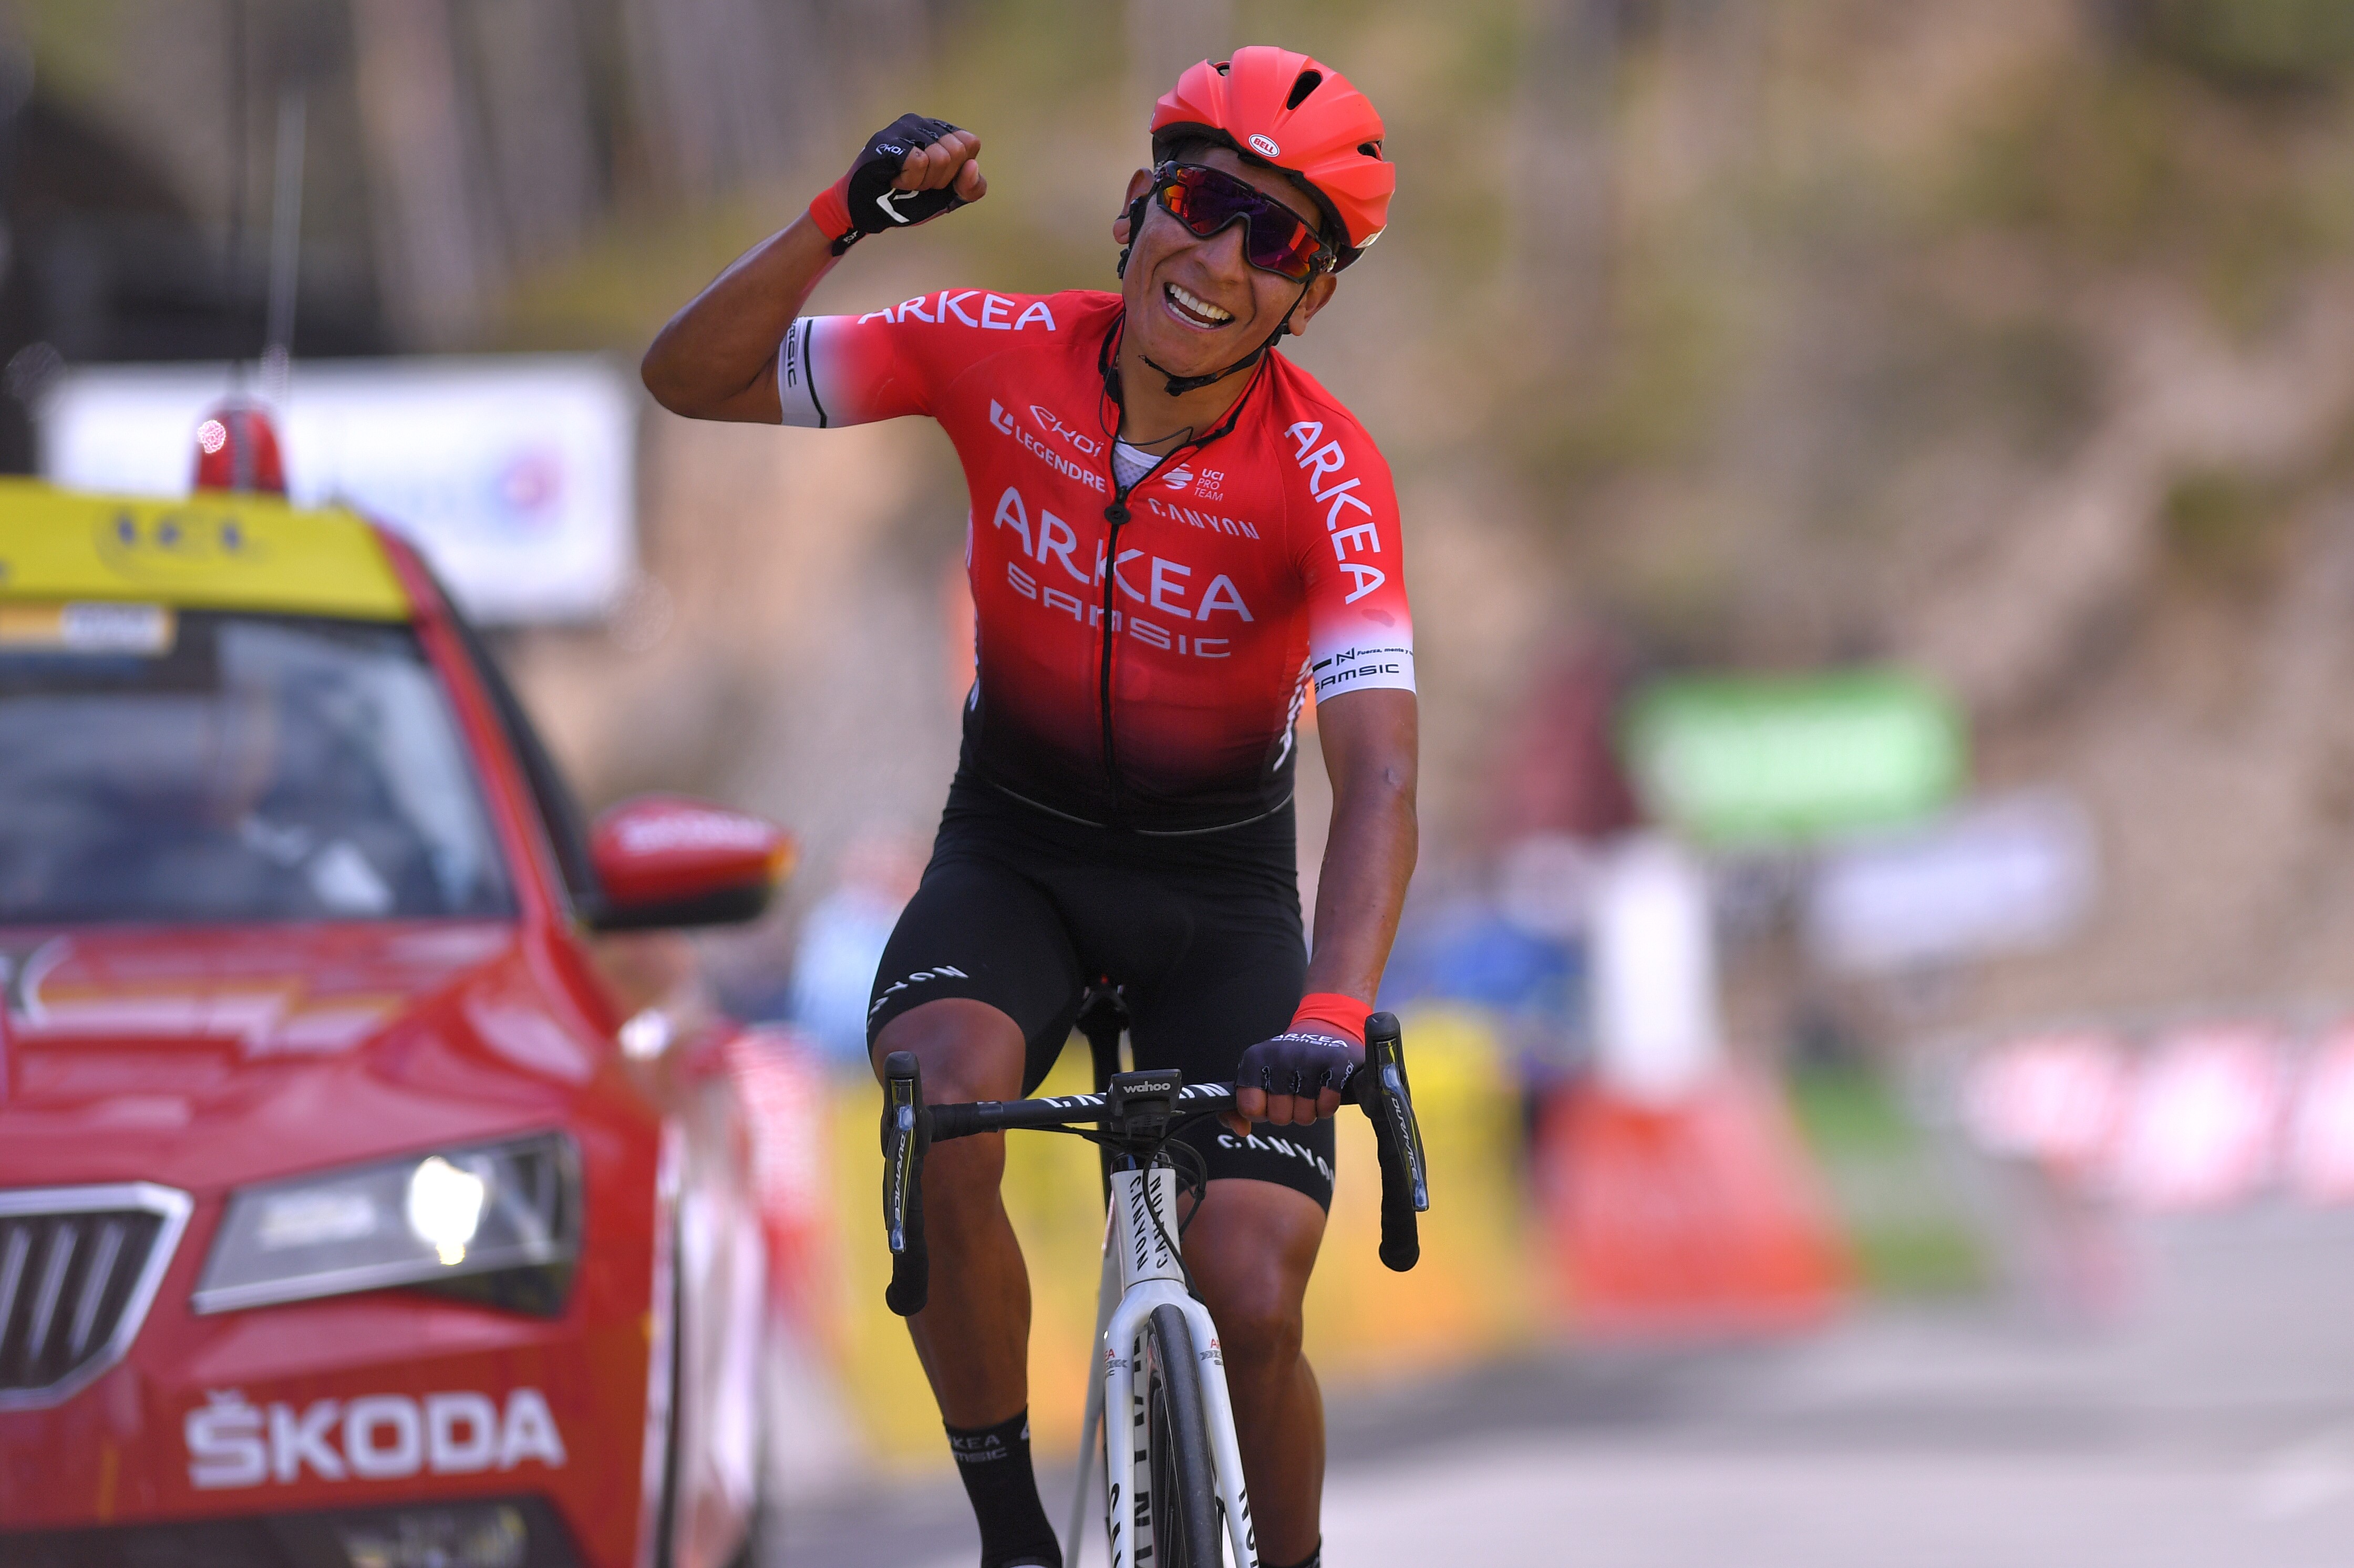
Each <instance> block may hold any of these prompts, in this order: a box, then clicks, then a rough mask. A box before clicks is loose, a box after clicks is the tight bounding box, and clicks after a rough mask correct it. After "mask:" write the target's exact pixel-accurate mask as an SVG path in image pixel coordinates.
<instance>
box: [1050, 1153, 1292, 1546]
mask: <svg viewBox="0 0 2354 1568" xmlns="http://www.w3.org/2000/svg"><path fill="white" fill-rule="evenodd" d="M1176 1236H1177V1173H1176V1172H1175V1171H1172V1170H1171V1169H1169V1168H1168V1167H1167V1166H1165V1165H1163V1166H1155V1167H1153V1168H1152V1169H1150V1170H1146V1171H1113V1172H1112V1174H1111V1213H1110V1216H1109V1224H1108V1234H1107V1236H1106V1245H1105V1249H1104V1273H1103V1287H1102V1290H1101V1293H1100V1296H1099V1299H1098V1301H1097V1312H1096V1317H1097V1324H1098V1327H1099V1328H1100V1330H1101V1333H1100V1336H1099V1338H1098V1340H1097V1344H1098V1346H1099V1347H1100V1350H1101V1353H1102V1356H1103V1380H1102V1383H1101V1385H1100V1388H1098V1389H1090V1390H1089V1398H1088V1400H1087V1404H1088V1406H1089V1409H1088V1412H1087V1430H1086V1432H1085V1434H1084V1435H1083V1436H1082V1438H1081V1445H1080V1452H1079V1489H1078V1495H1077V1496H1076V1498H1075V1499H1073V1506H1072V1530H1071V1540H1070V1542H1069V1544H1068V1547H1067V1548H1066V1551H1065V1552H1064V1560H1065V1562H1066V1563H1068V1564H1069V1565H1070V1568H1078V1565H1079V1563H1080V1557H1081V1552H1082V1551H1083V1544H1082V1542H1081V1539H1080V1524H1081V1521H1082V1520H1083V1519H1084V1518H1085V1513H1084V1510H1085V1507H1086V1499H1087V1484H1088V1482H1090V1481H1091V1480H1093V1479H1094V1474H1095V1462H1094V1461H1095V1453H1094V1447H1095V1443H1094V1438H1095V1426H1096V1421H1097V1418H1098V1416H1099V1415H1100V1414H1102V1413H1104V1412H1125V1413H1126V1414H1127V1415H1128V1420H1127V1422H1126V1424H1125V1431H1126V1432H1127V1433H1129V1434H1132V1435H1133V1436H1128V1437H1124V1438H1119V1441H1125V1442H1126V1443H1127V1444H1128V1447H1127V1449H1126V1450H1125V1452H1126V1454H1127V1455H1128V1457H1127V1458H1125V1459H1122V1458H1120V1455H1121V1453H1122V1452H1123V1451H1122V1450H1121V1449H1120V1448H1119V1447H1118V1446H1116V1442H1115V1439H1116V1435H1117V1433H1118V1432H1119V1429H1118V1428H1114V1427H1112V1426H1111V1425H1110V1424H1109V1423H1108V1422H1107V1423H1106V1425H1105V1431H1104V1459H1105V1472H1106V1474H1105V1489H1104V1530H1105V1533H1106V1535H1107V1536H1108V1538H1109V1540H1110V1542H1111V1568H1136V1565H1137V1564H1138V1563H1150V1562H1152V1560H1153V1559H1152V1556H1151V1553H1150V1547H1151V1543H1152V1542H1151V1533H1152V1526H1151V1521H1150V1520H1149V1519H1147V1518H1146V1517H1145V1516H1144V1514H1143V1511H1142V1510H1140V1508H1138V1506H1137V1501H1136V1499H1139V1498H1142V1497H1145V1496H1147V1495H1148V1494H1149V1493H1150V1490H1151V1476H1150V1469H1149V1467H1148V1459H1147V1447H1146V1444H1145V1441H1144V1434H1145V1432H1146V1426H1145V1409H1144V1396H1145V1390H1144V1386H1143V1383H1142V1381H1141V1380H1140V1378H1139V1377H1138V1375H1137V1374H1138V1373H1139V1372H1141V1371H1142V1370H1143V1346H1142V1342H1141V1341H1142V1339H1143V1335H1144V1325H1145V1322H1146V1320H1147V1319H1150V1317H1151V1316H1152V1314H1153V1312H1154V1311H1155V1310H1156V1309H1157V1308H1161V1307H1174V1308H1177V1309H1178V1310H1179V1311H1180V1312H1182V1313H1183V1314H1184V1315H1185V1321H1186V1324H1187V1326H1188V1327H1189V1328H1191V1329H1192V1330H1193V1356H1194V1361H1195V1363H1196V1364H1195V1367H1194V1371H1195V1373H1196V1374H1197V1378H1198V1381H1199V1382H1200V1383H1201V1388H1202V1414H1203V1419H1204V1424H1205V1425H1207V1426H1208V1427H1209V1438H1210V1457H1211V1461H1212V1463H1214V1465H1215V1466H1216V1467H1217V1472H1218V1474H1217V1487H1218V1500H1219V1501H1220V1502H1222V1503H1224V1504H1225V1515H1226V1538H1227V1544H1228V1546H1229V1547H1230V1549H1231V1553H1232V1554H1231V1559H1230V1560H1231V1562H1232V1563H1234V1565H1235V1568H1259V1561H1258V1531H1257V1527H1256V1526H1255V1525H1254V1524H1253V1523H1252V1521H1251V1511H1250V1494H1249V1492H1248V1491H1247V1490H1246V1489H1245V1487H1244V1486H1243V1458H1242V1449H1241V1447H1240V1446H1238V1445H1237V1444H1236V1443H1235V1410H1234V1402H1233V1401H1232V1400H1231V1399H1230V1398H1229V1397H1228V1395H1227V1393H1226V1358H1225V1351H1222V1350H1221V1349H1220V1348H1219V1345H1218V1326H1217V1325H1216V1324H1215V1323H1214V1322H1212V1321H1211V1320H1210V1311H1209V1308H1206V1307H1204V1306H1203V1305H1202V1304H1201V1303H1200V1302H1199V1301H1196V1300H1194V1299H1193V1295H1192V1294H1191V1293H1190V1292H1189V1291H1187V1289H1186V1288H1185V1271H1184V1269H1183V1268H1182V1266H1180V1264H1179V1262H1178V1258H1177V1255H1176V1253H1175V1251H1174V1250H1173V1247H1174V1243H1175V1240H1176ZM1115 1286H1116V1287H1117V1289H1116V1290H1115ZM1098 1398H1099V1399H1100V1400H1101V1404H1099V1405H1098V1404H1097V1400H1098Z"/></svg>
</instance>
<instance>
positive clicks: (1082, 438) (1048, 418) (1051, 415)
mask: <svg viewBox="0 0 2354 1568" xmlns="http://www.w3.org/2000/svg"><path fill="white" fill-rule="evenodd" d="M1030 417H1031V418H1034V419H1035V420H1037V421H1038V428H1039V429H1042V430H1044V431H1045V432H1046V433H1047V434H1048V435H1050V436H1060V437H1062V438H1063V440H1066V441H1068V442H1070V444H1071V445H1072V447H1073V448H1075V449H1076V450H1079V451H1082V452H1084V453H1086V454H1087V456H1089V457H1101V456H1102V455H1103V442H1101V441H1099V440H1097V439H1096V438H1095V437H1093V436H1088V435H1082V434H1080V433H1079V432H1078V431H1077V430H1075V429H1072V428H1071V427H1070V426H1068V425H1066V424H1065V423H1063V417H1062V416H1061V415H1060V414H1057V413H1055V410H1054V409H1052V408H1044V407H1043V406H1041V405H1039V404H1036V403H1033V404H1031V405H1030Z"/></svg>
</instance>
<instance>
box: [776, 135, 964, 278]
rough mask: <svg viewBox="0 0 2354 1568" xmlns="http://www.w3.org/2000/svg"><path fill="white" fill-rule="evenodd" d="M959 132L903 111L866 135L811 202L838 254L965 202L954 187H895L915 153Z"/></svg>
mask: <svg viewBox="0 0 2354 1568" xmlns="http://www.w3.org/2000/svg"><path fill="white" fill-rule="evenodd" d="M954 130H956V127H955V126H953V125H951V124H949V122H947V121H945V120H932V119H928V118H926V117H925V116H923V115H921V114H902V115H901V116H899V118H898V119H896V120H894V121H893V122H891V123H890V124H888V125H886V126H885V127H884V128H883V129H882V130H880V131H877V132H875V134H874V135H873V136H871V137H869V138H868V139H867V143H866V145H865V147H864V149H863V150H862V151H861V152H860V153H859V154H858V156H857V157H856V158H854V159H853V160H852V161H851V164H850V171H849V173H847V174H845V175H843V176H842V178H840V179H838V180H836V181H834V182H833V184H832V185H828V186H826V188H825V189H823V190H822V191H820V192H818V194H817V196H816V198H815V199H814V200H812V201H811V203H810V205H809V215H810V221H811V223H814V224H816V225H817V227H818V232H819V233H821V234H824V235H826V236H828V237H829V238H832V240H833V253H834V254H835V255H836V256H839V255H841V254H842V253H843V251H845V250H847V249H850V248H851V247H852V246H853V245H855V244H857V243H858V241H859V240H860V239H862V238H864V237H866V236H867V235H870V234H880V233H882V232H883V231H884V230H885V229H889V228H914V227H915V226H916V225H917V224H919V223H924V222H927V221H928V220H930V219H932V218H935V217H939V215H940V214H942V213H944V212H952V211H954V210H955V209H956V208H958V207H962V206H964V205H965V200H964V197H962V196H959V195H957V194H956V187H955V186H954V185H943V186H941V187H940V188H939V189H938V190H931V191H903V190H895V189H894V188H892V185H891V182H892V181H893V180H896V179H897V178H898V177H899V175H900V173H901V171H902V170H903V169H904V168H905V167H906V165H907V154H909V153H910V152H913V151H914V150H915V149H917V148H918V147H928V146H930V145H931V144H932V143H935V142H938V141H939V140H940V139H941V138H942V137H944V136H946V135H948V134H949V132H952V131H954Z"/></svg>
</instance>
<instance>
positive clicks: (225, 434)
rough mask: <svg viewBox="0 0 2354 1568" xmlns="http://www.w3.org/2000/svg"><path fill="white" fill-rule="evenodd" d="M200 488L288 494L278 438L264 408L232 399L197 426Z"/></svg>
mask: <svg viewBox="0 0 2354 1568" xmlns="http://www.w3.org/2000/svg"><path fill="white" fill-rule="evenodd" d="M196 489H198V490H236V491H245V492H249V493H250V492H255V491H259V492H260V493H263V494H267V495H283V494H285V493H286V464H285V461H284V460H283V459H282V458H281V457H280V456H279V453H278V432H277V431H276V430H274V429H270V416H269V415H268V414H267V413H266V412H264V411H263V409H262V408H261V406H260V404H258V403H249V402H244V401H241V400H239V399H234V398H232V399H231V400H230V401H228V402H226V403H223V404H221V405H220V406H219V407H217V408H214V409H213V411H212V412H211V413H209V414H207V415H206V416H205V417H204V421H203V422H202V423H201V424H199V425H197V427H196Z"/></svg>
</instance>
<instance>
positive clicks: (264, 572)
mask: <svg viewBox="0 0 2354 1568" xmlns="http://www.w3.org/2000/svg"><path fill="white" fill-rule="evenodd" d="M0 599H133V600H139V601H143V602H146V603H157V604H169V605H176V606H180V607H182V608H186V609H275V610H285V611H290V612H292V613H295V614H305V615H332V616H344V617H348V618H351V619H354V620H408V616H409V611H410V605H409V600H408V593H407V592H406V591H404V590H403V589H402V588H401V586H400V579H399V578H398V577H395V576H394V575H393V570H392V563H391V562H390V561H388V560H387V559H386V558H385V554H384V546H383V545H382V544H380V543H379V542H378V541H377V539H376V533H375V531H374V530H373V529H371V528H370V527H369V526H368V525H367V524H366V523H363V522H362V521H361V520H360V519H359V518H358V517H357V516H355V515H354V514H352V513H349V512H345V511H342V510H331V511H305V510H302V509H301V508H297V507H293V506H290V505H288V504H287V503H285V502H283V501H281V500H278V499H276V498H275V497H270V496H260V495H225V494H217V493H208V494H204V495H197V496H193V497H190V498H189V499H187V500H185V501H158V500H154V499H153V498H149V497H133V496H111V495H90V494H85V493H80V492H78V491H71V490H58V489H55V488H53V487H52V486H49V485H47V484H44V483H42V482H39V481H37V480H27V479H0Z"/></svg>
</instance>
